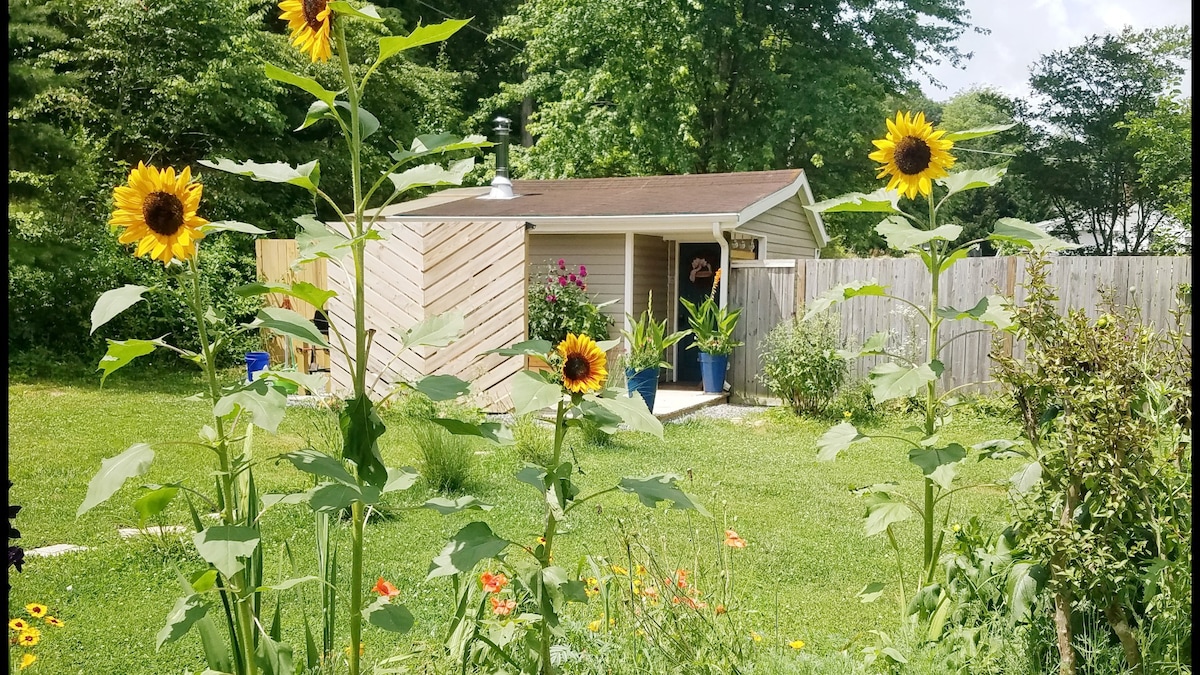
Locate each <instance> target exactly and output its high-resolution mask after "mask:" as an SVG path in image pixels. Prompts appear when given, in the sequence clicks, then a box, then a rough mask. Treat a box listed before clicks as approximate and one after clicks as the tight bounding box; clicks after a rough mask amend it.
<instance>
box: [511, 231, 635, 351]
mask: <svg viewBox="0 0 1200 675" xmlns="http://www.w3.org/2000/svg"><path fill="white" fill-rule="evenodd" d="M528 236H529V240H528V241H529V244H528V250H529V254H528V260H529V274H530V277H531V283H540V281H541V280H542V278H543V275H544V274H545V272H546V267H547V265H553V264H555V263H557V262H558V259H559V258H562V259H563V260H564V261H566V263H567V266H568V267H570V268H571V269H575V268H576V267H578V266H579V265H584V266H586V267H587V287H588V288H587V292H588V295H589V296H591V298H592V300H593V302H596V303H597V304H599V303H601V302H607V301H609V300H612V299H614V298H615V299H616V300H617V301H616V302H614V303H613V304H611V305H609V306H607V307H605V308H604V309H603V310H602V311H603V312H604V313H605V314H607V315H608V316H609V317H610V318H611V319H612V320H613V326H612V329H611V331H612V332H611V334H610V336H609V337H611V338H616V337H618V336H619V335H620V334H621V333H620V331H621V326H623V325H624V318H625V235H623V234H537V230H536V229H534V230H532V231H530V232H529V235H528Z"/></svg>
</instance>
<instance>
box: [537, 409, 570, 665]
mask: <svg viewBox="0 0 1200 675" xmlns="http://www.w3.org/2000/svg"><path fill="white" fill-rule="evenodd" d="M565 412H566V411H565V409H564V408H563V401H562V399H559V401H558V409H557V411H556V414H555V417H554V457H553V459H551V460H550V466H548V467H546V468H547V470H548V471H549V472H551V473H552V474H554V475H557V474H556V473H555V472H557V470H558V463H559V460H560V459H561V458H562V446H563V438H564V437H565V436H566V435H567V430H566V428H565V427H564V425H563V416H564V413H565ZM553 480H556V481H557V480H558V479H557V478H554V479H553ZM556 493H557V490H556ZM557 529H558V521H557V520H555V518H554V512H553V511H552V510H550V507H549V506H547V507H546V534H545V535H544V536H543V538H544V539H545V540H546V543H545V544H543V545H542V559H541V560H540V561H539V562H540V563H541V565H542V569H546V568H547V567H549V566H550V553H551V549H552V547H553V546H554V534H555V532H556V530H557ZM539 586H540V588H539V589H538V591H539V595H540V596H542V598H541V602H542V603H547V602H550V599H549V598H547V597H545V583H541V584H539ZM541 624H542V625H541V630H542V639H541V645H540V646H541V656H540V660H541V662H542V663H541V675H554V665H553V664H551V663H550V625H549V624H548V623H547V622H546V617H545V616H543V617H542V622H541Z"/></svg>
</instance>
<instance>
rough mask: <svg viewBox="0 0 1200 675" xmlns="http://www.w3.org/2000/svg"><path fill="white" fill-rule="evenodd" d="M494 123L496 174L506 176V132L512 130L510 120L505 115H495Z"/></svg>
mask: <svg viewBox="0 0 1200 675" xmlns="http://www.w3.org/2000/svg"><path fill="white" fill-rule="evenodd" d="M493 121H494V122H495V123H496V143H497V145H496V175H497V176H504V177H505V178H508V177H509V176H508V134H509V132H510V131H511V130H512V120H510V119H508V118H507V117H497V118H496V119H495V120H493Z"/></svg>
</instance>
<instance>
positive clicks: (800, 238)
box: [737, 197, 817, 260]
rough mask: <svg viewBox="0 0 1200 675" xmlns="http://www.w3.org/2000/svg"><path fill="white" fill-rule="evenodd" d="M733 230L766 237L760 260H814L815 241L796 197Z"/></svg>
mask: <svg viewBox="0 0 1200 675" xmlns="http://www.w3.org/2000/svg"><path fill="white" fill-rule="evenodd" d="M737 231H738V232H739V233H742V234H753V235H757V236H764V237H766V238H767V250H766V254H765V255H763V256H762V258H763V259H764V260H775V259H780V258H815V257H817V241H816V239H815V238H814V237H813V233H812V228H811V227H810V226H809V224H808V218H806V217H805V214H804V209H803V208H802V207H801V206H800V198H799V197H792V198H790V199H786V200H784V201H783V203H781V204H779V205H777V206H774V207H772V208H770V209H768V210H767V211H765V212H763V213H762V214H760V215H759V216H758V217H757V218H754V219H752V220H751V221H750V222H748V223H746V224H745V225H742V226H741V227H739V228H738V229H737Z"/></svg>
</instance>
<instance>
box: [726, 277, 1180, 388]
mask: <svg viewBox="0 0 1200 675" xmlns="http://www.w3.org/2000/svg"><path fill="white" fill-rule="evenodd" d="M785 263H787V264H788V265H789V266H780V265H783V264H785ZM732 268H733V269H732V274H731V275H730V286H729V289H730V294H729V302H730V304H731V305H732V306H735V307H742V308H743V310H742V317H741V320H740V321H739V324H738V329H737V331H736V333H735V335H736V336H737V338H738V339H739V340H741V341H743V342H745V343H746V346H744V347H739V348H738V349H736V350H734V353H733V358H731V360H730V374H729V382H730V384H731V385H732V387H733V393H734V396H735V398H737V399H741V400H746V401H775V400H776V399H774V398H773V397H772V396H771V395H770V392H768V391H766V390H765V388H764V387H763V386H762V384H761V383H759V381H758V372H759V361H758V357H759V353H760V350H759V346H758V342H759V341H761V339H762V336H764V335H766V332H767V331H769V330H770V329H771V328H772V327H774V326H775V325H777V324H778V323H780V322H782V321H785V320H788V319H790V318H791V317H792V316H794V314H795V312H796V311H797V310H798V308H801V307H803V305H804V304H805V303H806V302H811V301H812V300H814V299H815V298H817V297H818V296H819V295H821V294H822V293H825V292H826V291H828V290H829V289H830V288H832V287H833V286H836V285H837V284H842V283H846V282H850V281H858V280H861V281H869V280H875V281H878V282H880V283H882V284H884V285H886V286H889V287H890V288H889V292H890V293H892V294H894V295H897V296H899V297H902V298H904V299H906V300H909V301H911V302H913V303H915V304H917V305H920V306H922V307H925V306H928V304H929V273H928V272H927V271H926V270H925V266H924V265H923V264H922V263H921V261H920V260H917V259H913V258H870V259H839V260H806V259H801V260H796V261H747V262H736V263H733V264H732ZM1191 274H1192V259H1191V258H1190V257H1184V256H1056V257H1054V258H1053V259H1052V261H1051V266H1050V273H1049V279H1048V281H1049V283H1050V284H1051V285H1053V286H1054V287H1055V288H1057V289H1058V298H1059V302H1058V308H1059V311H1060V312H1066V311H1067V309H1068V308H1079V309H1083V310H1084V311H1085V312H1087V314H1088V315H1089V316H1092V317H1096V316H1099V315H1100V313H1101V311H1102V310H1101V307H1102V298H1103V294H1104V292H1105V291H1106V290H1111V291H1112V292H1113V293H1114V294H1115V299H1116V301H1117V302H1118V303H1119V304H1128V305H1131V306H1134V307H1137V308H1138V311H1139V312H1140V313H1141V318H1142V321H1143V322H1144V323H1148V324H1152V325H1154V326H1157V327H1159V328H1160V329H1166V328H1169V327H1171V326H1172V325H1173V324H1174V319H1173V318H1172V316H1171V314H1170V312H1171V310H1172V309H1173V308H1175V307H1176V299H1175V291H1176V289H1177V288H1178V287H1179V285H1180V284H1182V283H1190V282H1191ZM1025 282H1026V274H1025V265H1024V261H1023V259H1022V258H1020V257H1018V256H1004V257H987V258H966V259H964V260H961V261H959V262H958V263H956V264H955V265H954V266H953V267H951V268H950V269H949V270H948V271H947V272H946V273H944V274H943V275H942V277H941V280H940V289H939V295H940V298H939V303H940V304H941V305H942V306H950V307H956V308H959V309H966V308H970V307H972V306H974V305H975V303H976V302H978V300H979V299H980V298H982V297H983V296H985V295H990V294H993V293H999V294H1001V295H1005V296H1008V297H1015V299H1016V302H1017V303H1022V302H1024V300H1025V289H1024V284H1025ZM904 308H905V306H904V305H903V304H901V303H897V302H894V301H890V300H887V299H886V298H881V297H871V296H866V297H859V298H853V299H851V300H848V301H846V302H843V303H840V304H839V305H836V306H835V309H834V310H833V311H837V312H839V313H840V315H841V318H842V334H843V337H844V338H845V341H846V344H847V345H849V346H856V345H859V344H862V342H863V341H865V340H866V339H867V338H868V337H870V336H871V335H872V334H874V333H876V332H879V331H889V332H891V333H892V334H893V336H894V337H893V341H892V343H891V344H890V348H893V349H895V348H898V347H899V346H900V345H901V344H903V343H904V337H905V336H908V337H909V344H910V345H911V347H912V348H913V349H914V352H917V353H914V354H912V356H914V357H915V358H918V359H920V360H924V359H925V355H924V348H923V347H922V346H921V345H922V344H923V342H922V340H923V338H922V337H921V336H922V335H923V334H924V331H925V328H924V322H923V321H922V320H921V319H920V318H919V317H913V318H906V317H905V310H904ZM1189 326H1190V319H1189ZM982 327H984V326H983V325H982V324H979V323H976V322H973V321H949V322H946V323H944V324H942V330H941V337H940V341H941V342H942V344H947V343H949V344H948V346H947V347H945V351H944V352H943V358H942V361H943V362H944V363H945V364H946V372H945V373H943V375H942V381H941V385H942V387H944V388H946V389H949V388H952V387H958V386H964V385H970V386H967V387H966V388H967V389H973V390H976V391H988V390H994V389H995V385H994V383H990V382H988V381H989V380H990V379H991V378H990V370H991V358H990V357H989V356H988V353H989V351H990V350H991V346H992V338H993V331H991V330H990V329H988V330H984V331H981V332H972V333H970V334H967V333H968V332H970V331H974V330H976V329H979V328H982ZM958 336H962V337H958ZM951 340H953V342H950V341H951ZM1008 344H1009V345H1010V347H1009V348H1011V350H1012V353H1013V354H1014V355H1015V356H1017V357H1018V358H1019V357H1021V356H1022V354H1023V353H1024V345H1023V344H1021V342H1020V341H1015V342H1014V341H1011V340H1010V341H1009V342H1008ZM1188 344H1189V346H1190V340H1189V341H1188ZM886 360H887V359H886V358H884V357H864V358H861V359H856V360H855V361H854V362H853V363H852V365H851V377H852V378H864V377H866V376H867V373H868V372H869V371H870V370H871V368H873V367H874V366H875V365H876V364H878V363H881V362H883V361H886ZM979 383H983V384H979Z"/></svg>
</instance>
